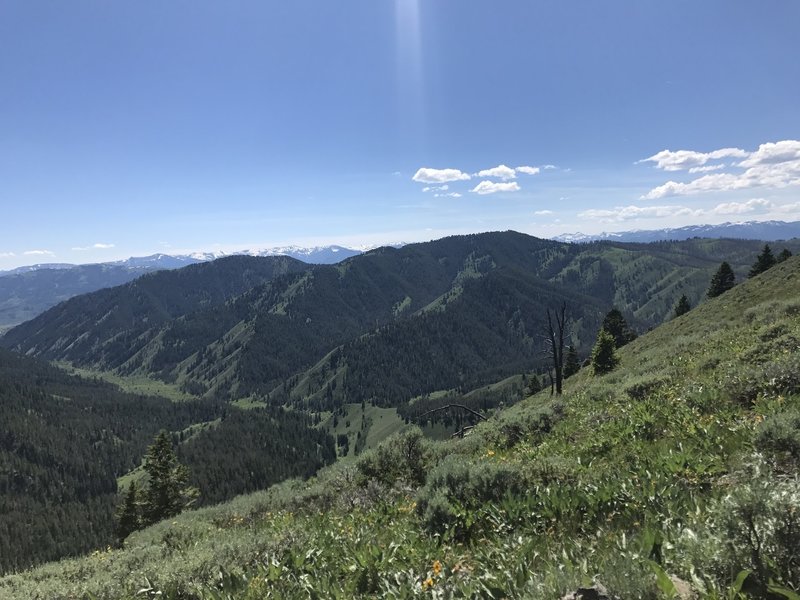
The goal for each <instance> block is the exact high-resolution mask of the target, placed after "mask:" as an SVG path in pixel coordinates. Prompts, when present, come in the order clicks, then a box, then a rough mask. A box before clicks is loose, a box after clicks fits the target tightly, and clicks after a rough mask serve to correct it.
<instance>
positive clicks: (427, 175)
mask: <svg viewBox="0 0 800 600" xmlns="http://www.w3.org/2000/svg"><path fill="white" fill-rule="evenodd" d="M412 179H413V180H414V181H418V182H419V183H447V182H449V181H463V180H467V179H470V175H469V173H464V172H462V171H459V170H458V169H430V168H428V167H422V168H421V169H419V170H418V171H417V172H416V173H414V176H413V177H412Z"/></svg>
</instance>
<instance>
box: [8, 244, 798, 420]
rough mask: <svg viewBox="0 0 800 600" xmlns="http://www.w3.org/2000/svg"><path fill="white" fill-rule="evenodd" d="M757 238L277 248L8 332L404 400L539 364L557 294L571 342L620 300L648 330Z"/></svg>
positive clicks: (193, 373)
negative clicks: (310, 263)
mask: <svg viewBox="0 0 800 600" xmlns="http://www.w3.org/2000/svg"><path fill="white" fill-rule="evenodd" d="M789 246H790V247H791V248H792V249H793V250H797V249H798V247H800V245H798V244H794V245H792V244H789ZM759 249H760V243H759V242H754V241H743V240H699V239H698V240H688V241H684V242H659V243H655V244H620V243H611V242H598V243H593V244H586V245H571V244H563V243H558V242H553V241H549V240H541V239H537V238H533V237H530V236H526V235H523V234H519V233H515V232H497V233H487V234H479V235H469V236H455V237H450V238H444V239H441V240H437V241H435V242H429V243H425V244H412V245H409V246H405V247H403V248H400V249H395V248H381V249H378V250H375V251H372V252H369V253H367V254H364V255H362V256H358V257H354V258H351V259H349V260H347V261H344V262H342V263H340V264H339V265H335V266H316V267H313V268H308V267H307V266H305V265H302V267H301V266H300V264H298V263H292V262H288V259H271V260H273V261H277V260H283V261H285V262H283V263H275V264H273V263H265V264H268V268H266V269H265V272H263V273H261V272H259V273H260V275H259V276H258V277H247V274H248V273H250V271H249V270H248V269H253V270H254V271H255V270H256V267H255V265H260V264H262V263H260V262H259V261H267V260H270V259H266V258H265V259H256V258H251V259H250V262H247V263H246V265H247V266H246V267H245V266H244V263H241V262H238V263H237V262H225V261H233V260H234V259H233V258H231V259H224V261H216V262H214V263H210V264H207V265H194V266H192V267H188V268H186V269H182V270H180V271H174V272H164V273H159V274H157V275H154V276H150V277H145V278H142V279H141V280H138V281H136V282H133V283H131V284H129V285H127V286H122V287H120V288H114V289H112V290H105V291H103V292H98V293H97V294H92V295H88V296H82V297H79V298H74V299H72V300H70V301H68V302H65V303H63V304H62V305H59V306H58V307H55V308H54V309H51V310H50V311H48V312H46V313H45V314H43V315H41V316H39V317H37V318H36V319H34V320H32V321H30V322H28V323H25V324H23V325H21V326H19V327H17V328H15V329H13V330H12V331H10V332H9V333H8V334H6V336H4V337H3V338H2V339H0V343H2V344H3V345H5V346H6V347H10V348H14V349H16V350H19V351H21V352H24V353H29V354H34V355H37V356H40V357H43V358H47V359H56V360H66V361H70V362H72V363H73V364H76V365H81V366H88V367H90V368H94V369H101V370H115V371H116V372H117V373H119V374H136V375H145V376H150V377H158V378H161V379H163V380H164V381H167V382H174V383H176V384H177V385H180V386H182V388H183V389H184V390H185V391H188V392H190V393H192V394H197V395H208V396H221V397H226V398H243V397H248V396H257V397H260V398H265V399H267V398H268V399H270V400H271V401H273V402H274V403H279V404H281V403H284V402H286V401H287V400H291V401H298V402H302V403H305V404H307V405H309V406H313V407H317V408H326V409H330V408H333V407H336V406H340V405H341V404H343V403H347V402H360V401H362V400H366V401H370V402H373V403H375V404H379V405H392V406H396V405H399V404H402V403H404V402H406V401H407V400H408V399H410V398H411V397H414V396H416V395H419V394H424V393H429V392H432V391H436V390H440V389H450V388H460V389H470V388H474V387H476V386H478V385H482V384H486V383H490V382H491V381H493V380H496V379H500V378H502V377H505V376H508V375H511V374H513V373H519V372H521V371H525V370H535V369H537V368H542V367H543V365H544V357H543V355H542V354H541V352H540V350H541V340H540V335H541V332H542V327H543V323H544V320H545V318H546V309H547V308H555V307H556V306H558V305H560V304H561V303H562V302H564V301H566V302H567V304H568V306H569V309H570V311H571V316H572V319H573V327H572V336H573V338H572V340H571V341H572V342H574V343H575V344H576V346H578V348H579V350H580V352H581V354H582V355H584V356H585V355H586V354H587V353H588V349H589V347H590V346H591V344H592V343H593V341H594V335H595V333H596V331H597V327H598V325H599V322H600V319H601V318H602V315H603V314H604V313H605V312H606V311H607V310H608V309H610V308H611V306H612V305H616V306H618V307H619V308H620V309H622V311H623V313H625V314H626V315H627V316H628V317H629V319H630V320H631V322H632V324H633V325H634V326H635V327H637V328H638V329H639V330H644V329H646V328H647V327H650V326H653V325H656V324H658V323H660V322H661V321H663V320H664V319H665V318H666V317H667V316H668V315H669V313H670V311H671V309H672V306H673V305H674V303H675V301H676V300H677V299H678V298H679V297H680V296H681V295H682V294H686V295H687V296H688V297H689V300H690V302H691V303H692V304H693V305H695V304H697V303H698V302H700V301H701V300H702V299H703V296H704V293H705V290H706V289H707V286H708V281H709V280H710V278H711V275H712V273H713V272H714V270H715V269H716V268H717V267H718V266H719V263H720V261H722V260H727V261H728V262H730V263H731V264H732V265H733V266H734V269H735V270H736V271H737V272H738V273H739V274H740V277H741V276H742V275H743V274H744V273H746V271H747V269H748V268H749V266H750V264H751V263H752V261H753V259H754V257H755V255H756V254H757V252H758V251H759ZM237 260H239V261H243V258H242V257H238V258H237ZM231 265H233V266H236V267H238V268H239V270H238V271H236V272H234V273H231V272H230V266H231ZM278 265H281V266H280V268H279V266H278ZM280 273H285V274H280ZM259 277H260V278H261V280H259ZM208 280H210V282H211V284H209V283H208ZM228 280H231V281H235V282H236V285H233V284H229V287H225V285H226V283H225V282H227V281H228ZM209 285H210V286H211V287H209ZM237 294H238V295H237ZM234 296H235V297H234ZM412 372H413V375H409V374H410V373H412Z"/></svg>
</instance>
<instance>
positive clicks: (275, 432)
mask: <svg viewBox="0 0 800 600" xmlns="http://www.w3.org/2000/svg"><path fill="white" fill-rule="evenodd" d="M0 423H1V424H2V425H0V572H7V571H8V570H12V569H19V568H24V567H27V566H29V565H31V564H34V563H37V562H42V561H45V560H53V559H57V558H60V557H63V556H69V555H74V554H80V553H82V552H86V551H88V550H90V549H93V548H98V547H105V546H107V545H109V544H112V543H114V540H115V538H114V535H113V512H114V509H115V506H116V504H117V478H118V477H120V476H121V475H123V474H125V473H127V472H128V471H130V470H131V469H133V468H134V467H136V466H137V465H139V463H140V461H141V459H142V456H143V455H144V451H145V448H146V447H147V445H148V444H149V443H151V441H152V439H153V437H154V435H155V434H156V433H157V432H158V431H159V430H160V429H166V430H168V431H171V432H174V433H175V436H176V441H177V440H184V436H183V435H181V432H183V431H184V430H189V428H191V426H192V425H195V424H198V423H212V424H213V427H209V428H204V429H201V430H200V432H199V433H197V434H196V435H193V436H187V437H186V439H185V441H183V442H182V443H181V444H180V446H179V454H180V456H181V458H182V460H183V461H184V462H185V463H186V464H187V465H188V466H189V467H190V469H191V473H192V483H193V484H194V485H196V486H198V487H199V488H200V489H201V496H200V504H207V503H212V502H218V501H220V500H223V499H227V498H231V497H233V496H234V495H236V494H240V493H243V492H246V491H252V490H256V489H261V488H263V487H265V486H268V485H270V484H272V483H274V482H276V481H280V480H282V479H285V478H286V477H298V476H305V477H307V476H309V475H311V474H313V473H314V472H315V471H316V470H317V469H318V468H319V467H321V466H323V465H325V464H328V463H330V462H331V461H332V460H333V459H334V458H335V451H334V447H333V440H332V439H331V438H330V436H328V435H327V434H326V433H324V432H323V431H320V430H319V429H316V428H313V423H312V422H311V418H310V417H309V416H308V415H301V414H296V413H287V412H285V411H283V410H282V409H279V408H275V409H270V410H252V411H248V412H247V414H246V415H245V414H244V412H243V411H240V410H238V409H236V408H234V407H231V406H230V405H227V404H222V403H220V402H217V401H211V400H201V401H195V402H182V403H173V402H170V401H169V400H166V399H164V398H157V397H151V396H142V395H134V394H128V393H124V392H121V391H120V390H119V389H117V388H116V387H115V386H112V385H110V384H107V383H104V382H101V381H98V380H96V379H95V380H92V379H82V378H78V377H73V376H69V375H67V374H66V373H64V372H63V371H62V370H61V369H57V368H55V367H52V366H50V365H48V364H47V363H44V362H42V361H39V360H35V359H31V358H27V357H23V356H19V355H17V354H15V353H12V352H8V351H7V350H0Z"/></svg>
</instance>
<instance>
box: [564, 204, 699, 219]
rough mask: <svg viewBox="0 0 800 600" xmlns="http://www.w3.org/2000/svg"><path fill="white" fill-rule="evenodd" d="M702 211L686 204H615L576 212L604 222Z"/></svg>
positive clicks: (583, 217) (692, 213)
mask: <svg viewBox="0 0 800 600" xmlns="http://www.w3.org/2000/svg"><path fill="white" fill-rule="evenodd" d="M702 213H703V211H701V210H693V209H691V208H688V207H686V206H635V205H630V206H616V207H614V208H613V209H594V208H592V209H589V210H585V211H583V212H580V213H578V216H579V217H580V218H582V219H595V220H598V221H602V222H605V223H614V222H619V221H630V220H633V219H652V218H663V217H677V216H686V215H695V216H697V215H700V214H702Z"/></svg>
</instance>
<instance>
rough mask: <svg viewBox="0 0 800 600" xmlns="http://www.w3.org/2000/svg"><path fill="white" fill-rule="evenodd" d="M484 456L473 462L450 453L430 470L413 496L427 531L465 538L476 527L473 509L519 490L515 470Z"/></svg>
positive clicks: (520, 479)
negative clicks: (421, 486) (449, 532)
mask: <svg viewBox="0 0 800 600" xmlns="http://www.w3.org/2000/svg"><path fill="white" fill-rule="evenodd" d="M488 458H489V457H487V459H484V460H478V461H477V462H473V461H471V460H469V459H467V458H465V457H462V456H458V455H451V456H448V457H447V458H445V460H444V461H443V462H442V463H441V464H439V465H437V466H436V467H435V468H434V469H433V470H432V471H431V472H430V474H429V475H428V479H427V482H426V483H425V487H423V488H422V489H421V490H420V491H419V494H418V495H417V512H418V514H419V515H421V517H422V520H423V523H424V525H425V527H426V528H427V529H428V531H430V532H431V533H439V534H444V533H446V532H447V531H448V530H450V531H451V532H452V535H454V537H456V538H459V539H465V538H469V537H470V535H471V534H472V533H473V531H474V529H475V528H476V527H479V526H480V523H479V521H480V516H479V514H478V513H477V511H478V509H479V508H480V507H481V506H482V505H483V504H486V503H493V502H499V501H500V500H501V499H502V498H503V497H505V496H507V495H514V494H519V493H521V492H522V490H523V489H524V488H525V484H524V481H523V477H522V474H521V473H520V471H519V469H517V468H516V467H514V466H512V465H510V464H507V463H504V462H500V461H497V460H490V459H488Z"/></svg>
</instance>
